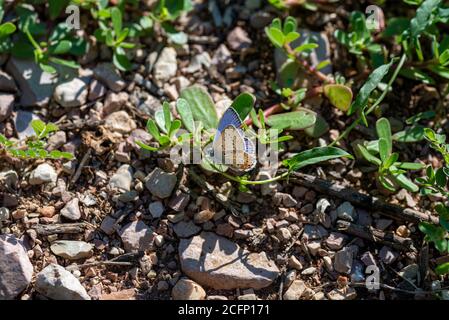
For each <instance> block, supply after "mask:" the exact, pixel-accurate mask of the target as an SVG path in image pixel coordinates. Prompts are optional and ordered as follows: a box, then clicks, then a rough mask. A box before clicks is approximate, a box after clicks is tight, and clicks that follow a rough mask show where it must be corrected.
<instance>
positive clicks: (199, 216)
mask: <svg viewBox="0 0 449 320" xmlns="http://www.w3.org/2000/svg"><path fill="white" fill-rule="evenodd" d="M212 218H215V213H214V212H213V211H211V210H207V209H206V210H201V211H200V212H197V213H195V215H194V216H193V221H195V223H198V224H201V223H205V222H206V221H209V220H211V219H212Z"/></svg>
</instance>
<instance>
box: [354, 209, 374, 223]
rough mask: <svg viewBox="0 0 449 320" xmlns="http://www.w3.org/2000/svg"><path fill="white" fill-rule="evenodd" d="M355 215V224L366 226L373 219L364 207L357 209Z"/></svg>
mask: <svg viewBox="0 0 449 320" xmlns="http://www.w3.org/2000/svg"><path fill="white" fill-rule="evenodd" d="M357 215H358V219H357V224H359V225H361V226H364V227H368V226H371V224H372V223H373V219H372V218H371V215H370V214H369V213H368V211H366V210H364V209H357Z"/></svg>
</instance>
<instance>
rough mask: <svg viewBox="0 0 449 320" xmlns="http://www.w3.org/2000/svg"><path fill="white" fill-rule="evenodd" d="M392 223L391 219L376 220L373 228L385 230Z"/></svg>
mask: <svg viewBox="0 0 449 320" xmlns="http://www.w3.org/2000/svg"><path fill="white" fill-rule="evenodd" d="M392 223H393V220H391V219H376V220H375V226H376V228H377V229H379V230H382V231H383V230H385V229H387V228H388V227H389V226H390V225H391V224H392Z"/></svg>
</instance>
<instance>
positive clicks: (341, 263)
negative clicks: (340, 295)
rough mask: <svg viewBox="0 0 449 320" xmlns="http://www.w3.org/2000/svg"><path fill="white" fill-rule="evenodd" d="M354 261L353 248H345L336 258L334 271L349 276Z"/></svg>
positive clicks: (337, 253)
mask: <svg viewBox="0 0 449 320" xmlns="http://www.w3.org/2000/svg"><path fill="white" fill-rule="evenodd" d="M353 259H354V251H353V249H352V248H351V247H344V248H343V249H341V250H340V251H337V252H336V253H335V256H334V269H335V271H337V272H340V273H345V274H349V273H350V272H351V268H352V262H353Z"/></svg>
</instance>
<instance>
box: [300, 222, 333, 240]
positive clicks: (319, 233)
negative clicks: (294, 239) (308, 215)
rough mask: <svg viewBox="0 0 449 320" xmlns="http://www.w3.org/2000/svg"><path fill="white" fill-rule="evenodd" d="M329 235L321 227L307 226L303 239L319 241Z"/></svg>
mask: <svg viewBox="0 0 449 320" xmlns="http://www.w3.org/2000/svg"><path fill="white" fill-rule="evenodd" d="M328 234H329V233H328V232H327V230H326V229H325V228H323V227H322V226H320V225H312V224H306V225H305V226H304V233H303V235H302V237H303V238H307V239H308V240H318V239H322V238H324V237H327V235H328Z"/></svg>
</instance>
